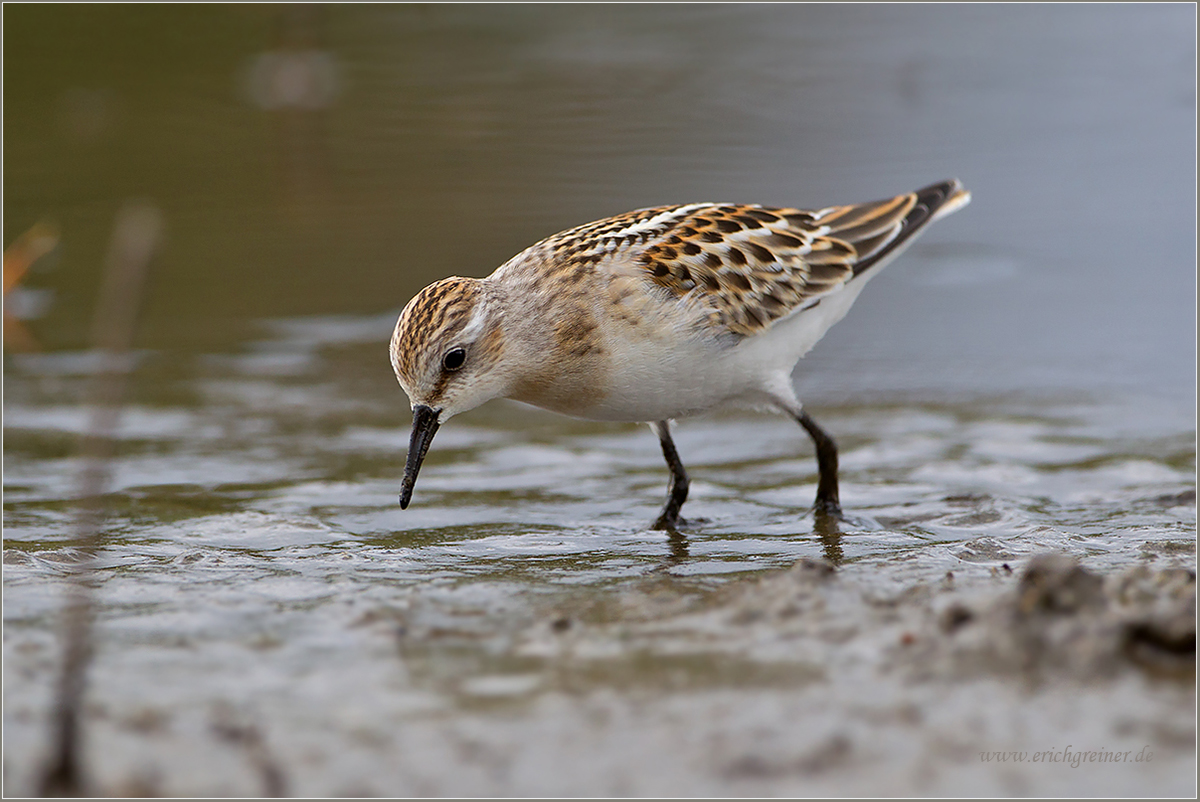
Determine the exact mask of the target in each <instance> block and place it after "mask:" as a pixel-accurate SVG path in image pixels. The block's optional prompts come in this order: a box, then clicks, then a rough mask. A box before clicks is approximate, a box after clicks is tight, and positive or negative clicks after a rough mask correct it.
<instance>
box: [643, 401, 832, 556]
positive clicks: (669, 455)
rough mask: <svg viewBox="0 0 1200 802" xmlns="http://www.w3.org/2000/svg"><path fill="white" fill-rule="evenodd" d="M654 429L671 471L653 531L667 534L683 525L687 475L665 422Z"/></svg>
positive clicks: (658, 423) (657, 422)
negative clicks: (681, 514)
mask: <svg viewBox="0 0 1200 802" xmlns="http://www.w3.org/2000/svg"><path fill="white" fill-rule="evenodd" d="M651 425H652V426H653V427H654V431H655V433H657V434H658V442H659V443H660V444H661V445H662V452H663V457H664V458H666V460H667V467H668V468H670V469H671V484H670V486H669V487H668V488H667V503H666V504H665V505H663V509H662V512H661V513H659V516H658V520H656V521H655V522H654V526H653V528H654V529H665V530H666V531H668V532H673V531H675V529H676V528H678V527H679V526H680V524H682V523H684V521H683V519H682V518H680V517H679V510H680V508H681V507H683V502H685V501H687V495H688V475H687V471H686V470H684V467H683V463H682V462H680V461H679V452H678V451H676V450H675V441H674V440H672V439H671V428H670V426H669V425H668V423H667V421H665V420H664V421H656V422H655V423H653V424H651ZM836 496H837V489H836V486H835V488H834V497H835V498H836Z"/></svg>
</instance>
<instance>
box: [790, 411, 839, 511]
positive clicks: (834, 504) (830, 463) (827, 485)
mask: <svg viewBox="0 0 1200 802" xmlns="http://www.w3.org/2000/svg"><path fill="white" fill-rule="evenodd" d="M793 415H794V416H795V418H796V422H797V423H799V424H800V425H801V426H803V427H804V430H805V431H807V432H808V435H809V437H811V438H812V439H813V444H814V445H816V447H817V470H818V471H819V476H820V478H819V479H818V480H817V500H816V502H815V503H814V504H813V513H814V514H815V515H817V516H831V517H834V518H841V517H842V505H841V503H840V502H839V501H838V477H837V473H838V454H837V444H836V443H834V442H833V438H832V437H830V436H829V435H827V434H826V433H825V430H824V429H822V428H821V427H820V426H818V425H817V422H816V421H814V420H813V419H812V418H810V417H809V416H808V413H807V412H804V411H801V412H799V413H793Z"/></svg>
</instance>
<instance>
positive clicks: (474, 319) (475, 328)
mask: <svg viewBox="0 0 1200 802" xmlns="http://www.w3.org/2000/svg"><path fill="white" fill-rule="evenodd" d="M486 320H487V303H486V301H485V300H484V298H483V297H482V294H481V296H480V298H479V300H478V301H476V303H475V308H474V309H472V310H471V319H470V320H469V321H467V325H466V326H464V327H463V330H462V339H463V342H464V343H470V342H474V341H475V338H476V337H478V336H479V333H480V332H481V331H483V324H484V321H486Z"/></svg>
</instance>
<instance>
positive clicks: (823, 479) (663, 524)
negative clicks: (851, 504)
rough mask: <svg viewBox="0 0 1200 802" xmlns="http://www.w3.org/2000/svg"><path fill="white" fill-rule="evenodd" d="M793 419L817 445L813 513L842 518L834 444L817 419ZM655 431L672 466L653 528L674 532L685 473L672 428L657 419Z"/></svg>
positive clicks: (684, 493) (685, 484) (685, 487)
mask: <svg viewBox="0 0 1200 802" xmlns="http://www.w3.org/2000/svg"><path fill="white" fill-rule="evenodd" d="M791 415H792V416H793V417H794V418H795V419H796V422H797V423H799V424H800V425H801V426H803V427H804V430H805V431H806V432H808V435H809V437H811V438H812V440H813V444H814V445H815V446H816V447H817V471H818V479H817V499H816V501H815V502H814V503H813V513H814V514H815V515H816V516H817V517H818V518H819V519H820V518H824V519H827V520H828V519H841V517H842V505H841V502H840V501H839V499H838V476H837V474H838V453H837V444H836V443H834V442H833V438H832V437H830V436H829V435H828V434H826V433H825V430H824V429H822V428H821V427H820V426H818V425H817V422H816V421H814V420H813V419H812V418H810V417H809V415H808V413H807V412H804V411H803V410H801V411H800V412H791ZM651 425H652V426H653V427H654V431H655V432H656V433H657V434H658V442H659V444H660V445H662V452H663V458H665V459H666V461H667V467H668V468H670V469H671V484H670V487H669V488H668V490H667V503H666V504H665V505H663V509H662V512H661V513H659V516H658V519H657V520H656V521H655V522H654V526H653V528H654V529H665V530H667V531H674V530H675V529H677V528H678V527H679V526H680V525H681V524H683V522H684V521H683V519H682V518H680V517H679V510H680V509H681V508H682V507H683V502H685V501H687V496H688V475H687V470H685V469H684V467H683V462H681V461H680V459H679V452H678V451H676V450H675V441H674V440H672V439H671V429H670V427H669V426H668V424H667V421H656V422H655V423H653V424H651Z"/></svg>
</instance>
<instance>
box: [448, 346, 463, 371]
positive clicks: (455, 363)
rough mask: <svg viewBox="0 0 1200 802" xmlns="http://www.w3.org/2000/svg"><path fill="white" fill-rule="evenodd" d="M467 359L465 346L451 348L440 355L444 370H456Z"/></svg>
mask: <svg viewBox="0 0 1200 802" xmlns="http://www.w3.org/2000/svg"><path fill="white" fill-rule="evenodd" d="M466 361H467V349H466V348H451V349H450V350H449V351H447V352H446V355H445V356H444V357H442V367H443V368H445V369H446V370H458V369H459V368H461V367H462V366H463V363H464V362H466Z"/></svg>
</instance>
